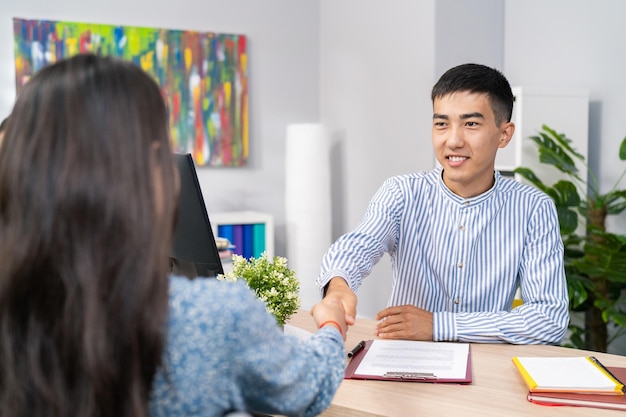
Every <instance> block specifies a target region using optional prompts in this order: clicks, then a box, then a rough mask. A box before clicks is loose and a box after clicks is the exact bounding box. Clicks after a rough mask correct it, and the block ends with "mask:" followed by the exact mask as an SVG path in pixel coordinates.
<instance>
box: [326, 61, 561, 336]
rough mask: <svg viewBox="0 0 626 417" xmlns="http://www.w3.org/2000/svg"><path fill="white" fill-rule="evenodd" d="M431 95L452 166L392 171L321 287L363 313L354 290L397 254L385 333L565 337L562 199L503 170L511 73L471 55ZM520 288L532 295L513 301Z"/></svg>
mask: <svg viewBox="0 0 626 417" xmlns="http://www.w3.org/2000/svg"><path fill="white" fill-rule="evenodd" d="M431 96H432V102H433V126H432V143H433V148H434V151H435V155H436V156H437V160H438V161H439V164H440V165H441V166H440V167H437V168H435V169H434V170H432V171H430V172H417V173H413V174H407V175H401V176H396V177H392V178H390V179H388V180H387V181H385V182H384V184H383V185H382V186H381V188H380V189H379V190H378V192H377V193H376V194H375V195H374V197H373V198H372V200H371V201H370V204H369V206H368V208H367V211H366V213H365V216H364V217H363V220H362V221H361V223H360V224H359V225H358V226H357V227H356V228H355V229H354V230H353V231H351V232H349V233H347V234H345V235H343V236H341V237H340V238H339V239H338V240H337V241H336V242H335V243H334V244H333V245H332V246H331V247H330V249H329V250H328V251H327V253H326V254H325V256H324V259H323V262H322V270H321V273H320V275H319V277H318V279H317V283H318V285H319V286H320V287H321V288H322V290H323V293H324V294H325V296H326V297H329V299H337V298H340V299H341V300H342V302H343V304H344V308H345V310H346V314H347V317H346V319H347V321H348V322H349V323H354V318H355V317H356V307H357V296H356V294H355V292H356V291H357V290H358V288H359V286H360V285H361V282H362V280H363V279H364V278H365V277H366V276H367V275H369V273H370V272H371V270H372V267H373V266H374V265H375V264H376V263H377V262H378V261H379V260H380V259H381V257H382V256H383V255H384V254H385V253H388V254H389V255H390V257H391V261H392V262H391V263H392V274H393V281H392V284H391V285H392V293H391V297H390V299H389V302H388V307H387V308H385V309H383V310H382V311H380V312H379V313H378V315H377V317H376V318H377V320H380V322H379V324H378V328H377V331H376V336H378V337H380V338H383V339H412V340H434V341H461V342H491V343H516V344H531V343H545V344H557V343H559V342H560V341H561V339H562V338H563V336H564V335H565V331H566V329H567V324H568V322H569V312H568V299H567V285H566V280H565V272H564V267H563V243H562V241H561V237H560V233H559V223H558V217H557V213H556V209H555V207H554V204H553V203H552V200H551V199H550V198H549V197H548V196H547V195H545V194H544V193H542V192H541V191H539V190H537V189H536V188H533V187H530V186H526V185H523V184H520V183H518V182H517V181H515V180H514V179H510V178H505V177H503V176H501V175H500V173H499V172H497V171H495V168H494V166H495V157H496V153H497V152H498V149H500V148H503V147H505V146H507V145H508V143H509V141H510V140H511V137H512V136H513V132H514V131H515V125H514V124H513V123H512V122H511V113H512V110H513V94H512V92H511V86H510V85H509V82H508V81H507V80H506V78H505V77H504V76H503V75H502V74H501V73H500V72H499V71H498V70H496V69H493V68H489V67H486V66H484V65H479V64H464V65H460V66H457V67H454V68H452V69H450V70H448V71H447V72H445V73H444V74H443V75H442V76H441V78H440V79H439V80H438V81H437V83H436V84H435V86H434V87H433V90H432V95H431ZM517 288H520V290H521V294H522V299H523V304H522V305H521V306H518V307H516V308H512V302H513V298H514V296H515V292H516V290H517ZM331 295H332V297H330V296H331Z"/></svg>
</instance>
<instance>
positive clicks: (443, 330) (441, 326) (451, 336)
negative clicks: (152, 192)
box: [433, 311, 458, 342]
mask: <svg viewBox="0 0 626 417" xmlns="http://www.w3.org/2000/svg"><path fill="white" fill-rule="evenodd" d="M457 339H458V337H457V334H456V320H455V314H454V313H452V312H450V311H440V312H437V313H433V341H434V342H456V341H457Z"/></svg>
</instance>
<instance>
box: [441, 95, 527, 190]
mask: <svg viewBox="0 0 626 417" xmlns="http://www.w3.org/2000/svg"><path fill="white" fill-rule="evenodd" d="M514 130H515V126H514V125H513V123H511V122H502V123H501V124H500V125H499V126H497V125H496V121H495V115H494V113H493V110H492V109H491V104H490V101H489V98H488V97H487V95H485V94H475V93H470V92H457V93H452V94H449V95H447V96H444V97H441V98H436V99H435V100H434V101H433V133H432V141H433V149H434V150H435V155H436V156H437V161H439V163H440V164H441V165H442V166H443V181H444V183H445V184H446V185H447V186H448V188H449V189H450V190H451V191H452V192H454V193H455V194H457V195H459V196H461V197H464V198H470V197H474V196H477V195H479V194H482V193H484V192H485V191H487V190H488V189H489V188H491V186H492V185H493V178H494V177H493V175H494V164H495V158H496V151H497V150H498V148H504V147H505V146H506V145H507V144H508V143H509V141H510V140H511V137H512V136H513V132H514Z"/></svg>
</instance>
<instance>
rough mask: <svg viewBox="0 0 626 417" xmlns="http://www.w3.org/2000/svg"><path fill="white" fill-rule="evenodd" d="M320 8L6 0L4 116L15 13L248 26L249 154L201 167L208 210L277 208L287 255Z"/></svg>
mask: <svg viewBox="0 0 626 417" xmlns="http://www.w3.org/2000/svg"><path fill="white" fill-rule="evenodd" d="M319 8H320V5H319V2H318V1H317V0H298V1H291V0H263V1H258V0H229V1H220V0H202V1H200V0H176V1H175V2H172V1H169V0H156V1H155V0H133V1H128V0H109V1H106V2H85V1H83V0H57V1H54V2H52V1H48V0H19V1H14V0H0V118H2V117H4V116H6V115H7V114H8V113H9V112H10V109H11V107H12V104H13V101H14V99H15V70H14V68H15V67H14V59H13V25H12V18H13V17H20V18H28V19H48V20H65V21H79V22H93V23H106V24H120V25H132V26H147V27H162V28H168V29H189V30H198V31H213V32H225V33H241V34H245V35H247V36H248V39H249V42H248V55H249V81H250V89H249V104H250V155H251V157H250V160H249V163H248V165H247V166H246V167H245V168H218V169H216V168H200V169H198V177H199V180H200V183H201V186H202V189H203V193H204V197H205V200H206V204H207V208H208V211H209V215H210V213H211V212H212V211H229V210H257V211H263V212H268V213H271V214H273V215H274V216H275V224H276V248H275V249H276V254H278V255H284V254H285V239H284V235H285V227H284V210H285V208H284V205H285V202H284V185H285V181H284V169H285V167H284V155H285V153H284V143H285V135H286V126H287V124H289V123H297V122H316V121H318V120H319V53H318V51H319Z"/></svg>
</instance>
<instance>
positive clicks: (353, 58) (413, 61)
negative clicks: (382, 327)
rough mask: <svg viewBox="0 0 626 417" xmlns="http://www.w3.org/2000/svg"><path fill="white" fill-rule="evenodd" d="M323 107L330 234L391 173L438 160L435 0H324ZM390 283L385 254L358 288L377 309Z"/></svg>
mask: <svg viewBox="0 0 626 417" xmlns="http://www.w3.org/2000/svg"><path fill="white" fill-rule="evenodd" d="M321 5H322V6H321V31H320V34H321V42H320V46H321V68H320V69H321V115H322V122H323V123H324V124H325V125H326V126H328V128H329V129H330V131H331V132H332V135H333V139H334V142H333V155H332V170H333V172H332V178H333V190H332V204H333V214H334V216H333V238H336V237H338V236H339V235H340V234H342V233H344V232H346V231H348V230H349V229H351V228H353V227H354V226H356V224H357V223H358V222H359V221H360V220H361V217H362V216H363V214H364V212H365V208H366V206H367V203H368V202H369V200H370V198H371V197H372V196H373V194H374V193H375V192H376V190H377V189H378V187H380V185H382V182H383V181H384V180H385V179H386V178H387V177H389V176H392V175H396V174H401V173H407V172H412V171H415V170H429V169H431V168H432V167H433V153H432V150H431V141H430V125H431V122H430V120H432V106H431V105H430V99H429V97H430V88H431V87H432V80H433V70H434V53H433V47H434V19H433V17H434V0H429V1H419V2H413V1H388V2H381V1H378V0H342V1H336V0H321ZM390 290H391V270H390V267H389V258H388V257H387V256H386V257H385V258H383V260H382V261H381V262H380V264H379V265H377V266H376V268H375V269H374V271H373V273H372V275H371V276H370V277H369V278H368V279H367V280H365V283H364V285H363V286H362V287H361V289H360V290H359V294H358V295H359V308H358V313H359V315H361V316H365V317H373V316H374V315H375V314H376V312H378V311H379V310H380V309H382V308H384V307H385V305H386V303H387V299H388V297H389V294H390Z"/></svg>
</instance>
